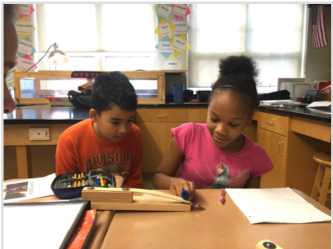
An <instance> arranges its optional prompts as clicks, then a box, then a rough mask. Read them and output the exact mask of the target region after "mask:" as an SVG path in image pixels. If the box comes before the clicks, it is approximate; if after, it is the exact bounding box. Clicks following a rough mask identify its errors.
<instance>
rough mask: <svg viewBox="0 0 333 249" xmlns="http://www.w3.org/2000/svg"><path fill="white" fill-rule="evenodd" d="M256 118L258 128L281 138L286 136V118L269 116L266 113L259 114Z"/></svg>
mask: <svg viewBox="0 0 333 249" xmlns="http://www.w3.org/2000/svg"><path fill="white" fill-rule="evenodd" d="M258 117H259V119H258V125H259V127H261V128H263V129H266V130H269V131H272V132H275V133H277V134H280V135H283V136H287V134H288V117H286V116H281V115H275V114H270V113H266V112H259V115H258Z"/></svg>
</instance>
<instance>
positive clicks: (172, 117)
mask: <svg viewBox="0 0 333 249" xmlns="http://www.w3.org/2000/svg"><path fill="white" fill-rule="evenodd" d="M186 122H187V109H185V108H156V109H155V108H154V109H153V108H152V109H137V110H136V123H186Z"/></svg>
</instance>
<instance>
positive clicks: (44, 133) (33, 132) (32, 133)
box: [29, 128, 50, 140]
mask: <svg viewBox="0 0 333 249" xmlns="http://www.w3.org/2000/svg"><path fill="white" fill-rule="evenodd" d="M29 139H30V140H50V129H49V128H30V129H29Z"/></svg>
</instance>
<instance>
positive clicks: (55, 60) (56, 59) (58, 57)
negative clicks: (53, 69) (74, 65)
mask: <svg viewBox="0 0 333 249" xmlns="http://www.w3.org/2000/svg"><path fill="white" fill-rule="evenodd" d="M48 61H49V63H52V64H55V65H61V64H65V63H66V62H68V61H69V57H68V56H67V55H66V54H65V53H64V52H62V51H61V50H57V49H55V50H54V51H52V52H51V53H50V55H49V59H48Z"/></svg>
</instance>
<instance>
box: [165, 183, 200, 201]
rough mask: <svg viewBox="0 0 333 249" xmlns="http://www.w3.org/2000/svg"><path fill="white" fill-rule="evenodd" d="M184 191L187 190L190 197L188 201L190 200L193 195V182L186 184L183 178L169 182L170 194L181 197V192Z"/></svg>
mask: <svg viewBox="0 0 333 249" xmlns="http://www.w3.org/2000/svg"><path fill="white" fill-rule="evenodd" d="M184 189H185V190H187V191H188V193H189V195H190V197H189V200H192V199H193V198H194V194H195V186H194V183H193V182H188V181H186V180H185V179H183V178H176V179H172V180H171V184H170V190H171V194H173V195H177V196H181V192H182V191H183V190H184Z"/></svg>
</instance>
